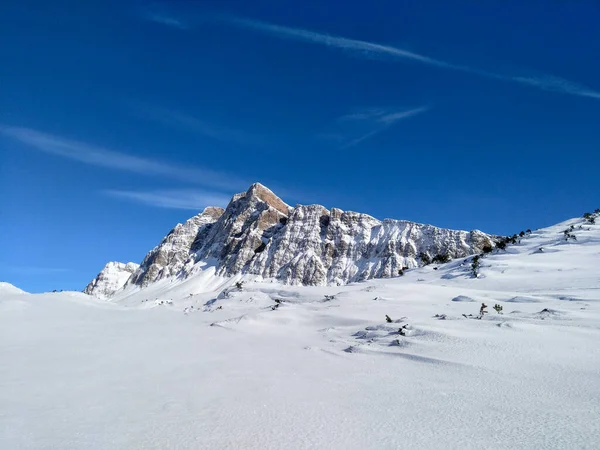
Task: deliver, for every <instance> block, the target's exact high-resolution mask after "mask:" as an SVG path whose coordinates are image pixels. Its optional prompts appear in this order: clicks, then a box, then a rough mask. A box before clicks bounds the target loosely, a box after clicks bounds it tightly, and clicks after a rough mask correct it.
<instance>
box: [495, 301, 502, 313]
mask: <svg viewBox="0 0 600 450" xmlns="http://www.w3.org/2000/svg"><path fill="white" fill-rule="evenodd" d="M494 309H495V310H496V312H497V313H498V314H502V305H499V304H498V303H496V304H495V305H494Z"/></svg>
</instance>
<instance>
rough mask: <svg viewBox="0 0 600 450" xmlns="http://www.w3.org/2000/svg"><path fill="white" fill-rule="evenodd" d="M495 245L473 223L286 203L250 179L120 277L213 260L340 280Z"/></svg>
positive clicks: (230, 268)
mask: <svg viewBox="0 0 600 450" xmlns="http://www.w3.org/2000/svg"><path fill="white" fill-rule="evenodd" d="M486 245H492V246H493V245H494V242H493V240H492V238H491V237H490V236H488V235H487V234H485V233H482V232H480V231H477V230H475V231H471V232H467V231H457V230H448V229H443V228H438V227H434V226H432V225H424V224H418V223H414V222H409V221H406V220H391V219H385V220H383V221H380V220H377V219H375V218H374V217H371V216H369V215H367V214H360V213H356V212H350V211H342V210H340V209H337V208H332V209H331V210H328V209H326V208H325V207H323V206H320V205H307V206H304V205H298V206H296V207H294V208H292V207H290V206H289V205H287V204H286V203H285V202H283V201H282V200H281V199H280V198H278V197H277V196H276V195H275V194H274V193H273V192H271V191H270V190H269V189H267V188H266V187H265V186H263V185H261V184H259V183H256V184H253V185H252V186H251V187H250V188H249V189H248V191H247V192H243V193H241V194H237V195H235V196H234V197H233V198H232V199H231V202H230V203H229V205H228V206H227V208H226V209H225V210H223V209H222V208H206V209H205V210H204V211H203V212H202V213H201V214H198V215H197V216H194V217H192V218H191V219H189V220H188V221H187V222H185V223H184V224H179V225H177V226H176V227H175V228H174V229H173V230H172V231H171V232H170V233H169V234H168V235H167V236H166V237H165V238H164V239H163V240H162V241H161V243H160V244H159V245H158V246H157V247H155V248H154V249H152V250H151V251H150V253H148V255H147V256H146V257H145V258H144V261H143V262H142V264H141V265H140V266H139V268H138V269H137V270H136V271H135V273H133V275H132V276H131V278H130V279H129V281H127V284H131V285H138V286H141V287H144V286H146V285H148V284H150V283H153V282H155V281H158V280H160V279H163V278H169V277H179V278H186V277H190V276H193V275H194V274H195V273H197V272H198V271H201V270H202V268H203V267H205V266H207V265H212V266H215V267H216V273H217V274H218V275H222V276H231V275H236V274H254V275H258V276H261V277H263V278H271V279H277V280H279V281H280V282H283V283H287V284H303V285H323V284H344V283H348V282H353V281H360V280H366V279H370V278H386V277H393V276H397V275H398V273H399V271H400V270H401V269H402V268H403V267H417V266H419V265H420V264H421V262H420V255H421V254H423V253H424V254H427V255H428V256H429V257H433V256H435V255H438V254H447V255H448V256H450V257H451V258H458V257H464V256H468V255H471V254H474V253H479V252H480V250H481V249H482V248H483V247H484V246H486Z"/></svg>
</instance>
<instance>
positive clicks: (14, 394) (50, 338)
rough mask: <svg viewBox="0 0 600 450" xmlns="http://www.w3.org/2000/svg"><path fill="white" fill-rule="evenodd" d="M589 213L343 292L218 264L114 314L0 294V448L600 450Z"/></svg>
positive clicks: (124, 300)
mask: <svg viewBox="0 0 600 450" xmlns="http://www.w3.org/2000/svg"><path fill="white" fill-rule="evenodd" d="M280 206H281V205H280ZM307 208H308V209H309V210H311V211H312V209H311V207H307ZM275 210H276V211H277V212H275V211H270V210H269V209H268V208H267V209H265V210H264V211H265V215H266V217H267V219H261V220H264V223H266V224H267V225H266V228H264V230H266V229H269V228H270V227H271V226H272V225H268V224H269V223H272V222H275V221H278V220H279V218H281V217H282V216H281V215H280V214H282V213H281V212H280V211H279V210H278V209H275ZM301 211H302V213H303V214H304V213H307V211H306V210H304V209H302V210H301ZM217 214H218V212H216V211H215V215H217ZM225 214H228V213H227V212H224V213H222V214H221V215H220V216H219V217H224V216H225ZM294 214H300V213H299V212H297V211H296V212H291V213H289V214H287V218H288V222H287V226H289V225H290V223H291V222H293V220H295V219H293V216H294ZM319 214H320V212H319ZM319 214H316V215H315V216H314V218H313V219H311V220H313V222H310V223H312V224H313V225H312V226H314V227H317V226H318V225H316V224H317V222H318V219H317V216H319V217H320V215H319ZM332 214H333V213H332V212H330V213H329V215H330V224H331V223H335V222H336V221H337V220H339V226H341V225H342V224H343V223H344V222H343V220H342V219H341V216H342V215H343V214H341V215H340V217H339V218H336V217H331V215H332ZM334 216H335V214H334ZM225 217H227V216H225ZM353 217H356V216H353ZM596 218H598V215H591V216H588V217H587V218H585V219H584V218H576V219H571V220H568V221H565V222H563V223H560V224H558V225H555V226H551V227H549V228H545V229H540V230H533V231H531V232H530V233H524V234H523V236H517V237H516V238H515V239H514V243H513V242H512V241H511V242H509V243H508V244H507V245H506V247H505V248H504V249H502V248H496V249H494V250H492V251H488V252H487V253H485V254H482V255H481V256H478V257H475V256H473V255H470V254H469V255H463V257H460V258H458V259H455V260H453V261H451V262H449V263H447V264H437V263H434V264H429V265H426V266H424V267H414V266H413V268H411V269H409V270H406V271H405V273H404V275H403V276H397V277H394V278H386V279H372V280H367V281H364V282H352V283H349V284H347V285H343V286H335V285H325V286H301V285H289V284H284V283H281V282H278V281H277V280H268V282H265V280H261V279H257V280H256V281H252V279H251V277H248V276H247V275H244V274H242V273H235V272H236V271H233V272H228V271H227V270H223V269H218V266H216V265H212V266H210V267H209V266H206V268H205V269H204V270H202V271H198V272H196V273H195V274H194V276H187V277H172V276H170V275H169V276H165V277H164V278H161V277H157V279H156V280H153V281H152V282H151V283H148V284H147V285H146V286H145V287H144V288H143V289H142V288H140V287H139V286H138V285H133V286H132V287H131V288H125V289H124V290H122V291H120V292H119V293H118V294H116V295H115V296H114V297H112V300H111V301H110V302H107V301H104V300H101V299H97V298H96V297H93V296H89V295H86V294H83V293H78V292H63V293H49V294H37V295H32V294H26V293H23V292H19V291H18V290H16V289H15V288H14V287H11V286H8V285H0V334H1V337H0V360H1V361H3V363H4V364H2V365H0V380H2V381H1V382H0V399H1V401H0V423H1V424H2V426H1V427H0V448H7V449H8V448H19V449H39V448H48V449H59V448H60V449H79V448H86V449H124V448H127V449H168V448H211V449H227V448H244V449H265V448H288V449H309V448H331V449H364V448H376V449H398V448H407V447H408V448H419V449H421V448H427V449H444V450H445V449H448V448H461V449H483V448H485V449H567V448H568V449H596V448H599V447H600V437H599V436H600V422H599V421H598V417H599V416H600V346H598V342H600V269H599V267H600V225H599V224H596V223H592V222H594V221H595V219H596ZM201 219H202V218H199V219H198V220H197V222H198V223H200V227H202V226H204V227H206V226H207V225H206V224H204V225H203V224H202V223H201V222H202V220H201ZM361 220H362V221H366V220H367V219H366V218H363V219H357V220H356V222H352V223H353V224H354V225H353V226H358V224H360V223H361ZM369 220H370V219H369ZM598 220H599V221H600V218H598ZM232 221H233V219H232V220H229V219H228V220H223V221H222V222H219V221H218V220H217V221H215V222H211V223H212V225H211V226H210V227H209V229H207V230H206V233H207V235H211V236H212V235H217V234H220V232H219V231H218V230H220V229H222V228H225V227H227V226H231V227H232V229H237V228H235V227H234V226H233V223H232ZM208 222H210V221H208ZM244 223H247V222H244ZM250 223H255V222H254V221H250ZM217 224H218V225H217ZM194 226H195V225H194ZM369 226H370V222H369ZM374 226H380V227H381V230H382V231H381V232H382V233H384V229H385V224H384V223H380V225H374ZM403 226H404V225H399V224H395V225H394V227H403ZM406 226H408V225H406ZM390 227H391V228H393V227H392V226H391V225H390ZM291 229H293V228H290V230H291ZM402 229H403V230H406V228H402ZM264 230H263V231H264ZM242 231H247V230H245V229H243V227H242ZM179 232H180V233H182V234H183V235H185V236H188V233H186V232H183V231H182V230H180V231H179ZM177 233H178V232H175V233H173V234H172V236H173V238H172V239H171V241H170V248H171V250H172V251H173V252H174V253H169V252H168V251H165V252H163V253H162V255H164V258H165V259H164V260H165V261H181V259H177V258H175V257H171V256H173V255H174V254H179V253H178V252H177V250H176V249H177V248H179V246H180V245H181V246H182V247H187V246H188V242H189V241H190V239H189V238H187V237H186V238H185V239H184V238H183V237H181V236H179V235H178V234H177ZM176 235H177V236H179V237H176ZM284 235H286V236H287V233H282V232H281V231H277V230H274V233H273V235H272V237H271V239H273V238H274V237H275V236H284ZM251 236H253V235H252V234H251V233H247V234H245V235H243V236H240V238H239V239H242V240H241V242H246V241H244V239H251ZM204 239H205V238H202V240H203V242H204ZM319 239H321V237H320V235H319ZM290 240H291V237H290ZM163 242H164V241H163ZM206 242H212V241H210V240H209V241H206ZM269 242H271V241H269ZM321 242H322V241H321ZM456 242H463V241H461V240H460V239H459V240H458V241H456ZM254 244H256V242H253V244H252V245H249V246H248V248H253V246H254ZM191 245H192V246H194V243H193V242H192V244H191ZM198 245H199V247H198V248H202V250H201V252H200V255H202V256H206V257H208V256H211V255H212V256H214V253H212V252H216V251H217V249H216V248H215V249H212V250H211V247H210V246H209V247H205V246H204V245H205V244H202V245H200V244H198ZM266 245H267V246H268V245H269V243H267V244H266ZM270 245H273V244H272V243H271V244H270ZM353 245H354V244H353ZM500 247H504V245H502V244H501V245H500ZM165 248H166V247H165ZM194 248H196V247H194ZM232 248H235V246H234V247H232ZM361 248H362V247H361ZM239 250H241V248H240V249H239ZM371 251H374V252H375V250H374V249H372V250H371ZM265 252H267V249H266V248H265V250H264V252H263V253H265ZM159 253H160V252H159V251H157V252H155V253H154V255H155V257H154V259H153V260H152V261H153V262H151V261H150V260H148V261H147V264H146V266H144V265H142V266H141V267H140V270H138V271H136V272H135V273H136V274H138V275H140V274H142V273H144V271H147V270H148V269H149V268H150V267H151V266H152V264H158V265H163V264H162V263H161V262H160V261H163V256H156V255H158V254H159ZM261 254H262V253H261ZM267 254H269V253H267ZM276 254H277V253H276V252H275V251H273V253H272V257H275V256H276ZM346 254H348V253H346ZM231 258H232V259H230V260H227V261H228V262H227V267H236V265H235V264H236V261H239V259H238V258H239V256H237V254H235V255H233V256H232V257H231ZM157 260H158V262H157ZM177 264H179V262H178V263H177ZM163 266H164V265H163ZM192 266H193V264H192ZM182 267H186V264H185V263H183V266H182ZM156 273H160V270H158V272H156ZM234 273H235V274H234ZM141 279H142V278H140V280H141ZM243 281H245V282H243ZM283 281H287V280H286V279H284V280H283ZM482 304H484V305H485V306H486V307H485V308H482Z"/></svg>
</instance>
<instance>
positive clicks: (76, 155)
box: [0, 125, 249, 190]
mask: <svg viewBox="0 0 600 450" xmlns="http://www.w3.org/2000/svg"><path fill="white" fill-rule="evenodd" d="M0 134H1V135H4V136H5V137H7V138H9V139H11V140H13V141H16V142H19V143H21V144H25V145H27V146H28V147H32V148H34V149H36V150H38V151H41V152H44V153H48V154H51V155H55V156H60V157H63V158H67V159H71V160H74V161H78V162H81V163H83V164H89V165H93V166H98V167H104V168H107V169H114V170H121V171H126V172H133V173H137V174H140V175H146V176H164V177H165V178H169V179H173V180H177V181H182V182H187V183H193V184H200V185H204V186H210V187H211V188H217V189H224V190H232V189H240V188H243V187H245V186H247V185H248V184H249V183H246V182H244V181H242V180H240V179H238V178H236V177H233V176H231V175H229V174H226V173H222V172H216V171H213V170H209V169H204V168H199V167H181V166H176V165H171V164H167V163H164V162H162V161H156V160H153V159H149V158H142V157H139V156H131V155H127V154H124V153H120V152H116V151H113V150H108V149H106V148H103V147H99V146H95V145H91V144H87V143H84V142H80V141H75V140H71V139H66V138H63V137H60V136H55V135H52V134H48V133H44V132H41V131H38V130H34V129H31V128H25V127H14V126H4V125H0Z"/></svg>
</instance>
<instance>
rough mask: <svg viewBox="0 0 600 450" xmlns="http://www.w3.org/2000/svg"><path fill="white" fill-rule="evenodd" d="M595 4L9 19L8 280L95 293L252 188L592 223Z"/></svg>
mask: <svg viewBox="0 0 600 450" xmlns="http://www.w3.org/2000/svg"><path fill="white" fill-rule="evenodd" d="M598 23H600V5H599V4H598V3H597V2H596V1H588V2H585V1H581V2H576V3H569V2H550V3H548V2H541V1H523V2H502V1H497V2H494V1H487V2H445V1H438V2H435V1H423V2H397V1H378V2H370V3H365V2H346V1H302V2H277V1H253V2H247V1H226V0H221V1H203V2H188V1H180V2H177V1H170V2H167V3H157V2H127V1H126V0H125V1H118V2H117V1H91V0H90V1H88V2H74V1H41V0H40V1H28V0H18V1H17V0H5V1H3V2H1V3H0V58H1V61H2V63H1V64H0V100H1V101H0V158H1V159H0V192H1V194H2V206H1V209H0V228H1V230H0V231H1V233H0V235H1V236H0V245H1V246H0V249H1V250H0V280H4V281H9V282H11V283H13V284H15V285H17V286H19V287H21V288H23V289H25V290H29V291H34V292H38V291H45V290H52V289H77V290H79V289H82V288H83V287H84V286H85V284H86V283H87V282H88V281H89V279H91V278H92V277H93V276H94V275H95V274H96V273H97V272H98V271H99V270H100V269H101V268H102V267H103V265H104V264H105V263H106V262H107V261H111V260H118V261H125V262H126V261H135V262H140V261H141V259H142V258H143V256H144V255H145V253H146V252H147V251H148V250H150V249H151V248H152V247H153V246H154V245H156V244H157V243H158V242H159V240H160V239H161V238H162V236H164V235H165V234H166V233H167V232H168V231H169V230H170V229H171V228H172V227H173V226H174V225H175V224H176V223H178V222H182V221H184V220H186V219H187V218H189V217H190V216H192V215H193V214H195V212H197V211H199V210H201V209H202V208H203V207H204V206H207V205H213V204H217V205H221V206H225V205H226V203H227V201H228V199H229V198H230V196H231V195H232V194H234V193H236V192H239V191H243V190H245V189H246V188H247V187H248V186H249V185H250V184H251V183H252V182H254V181H260V182H262V183H263V184H265V185H267V186H268V187H270V188H271V189H272V190H274V191H275V192H276V193H277V194H279V195H280V196H281V197H282V198H283V199H284V200H286V201H287V202H288V203H291V204H296V203H320V204H323V205H325V206H327V207H333V206H336V207H339V208H342V209H347V210H355V211H360V212H366V213H369V214H371V215H373V216H375V217H378V218H386V217H391V218H398V219H408V220H414V221H418V222H425V223H432V224H434V225H438V226H443V227H450V228H459V229H481V230H483V231H486V232H491V233H498V234H510V233H513V232H515V231H516V232H518V231H520V230H521V229H524V228H538V227H542V226H547V225H551V224H553V223H556V222H559V221H562V220H565V219H567V218H570V217H573V216H578V215H580V214H581V213H583V212H584V211H586V210H590V209H594V208H597V207H599V206H600V204H599V201H600V196H599V193H600V189H598V167H599V166H600V156H599V154H600V152H599V151H598V149H599V148H600V132H599V130H600V58H598V55H600V33H598Z"/></svg>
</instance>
